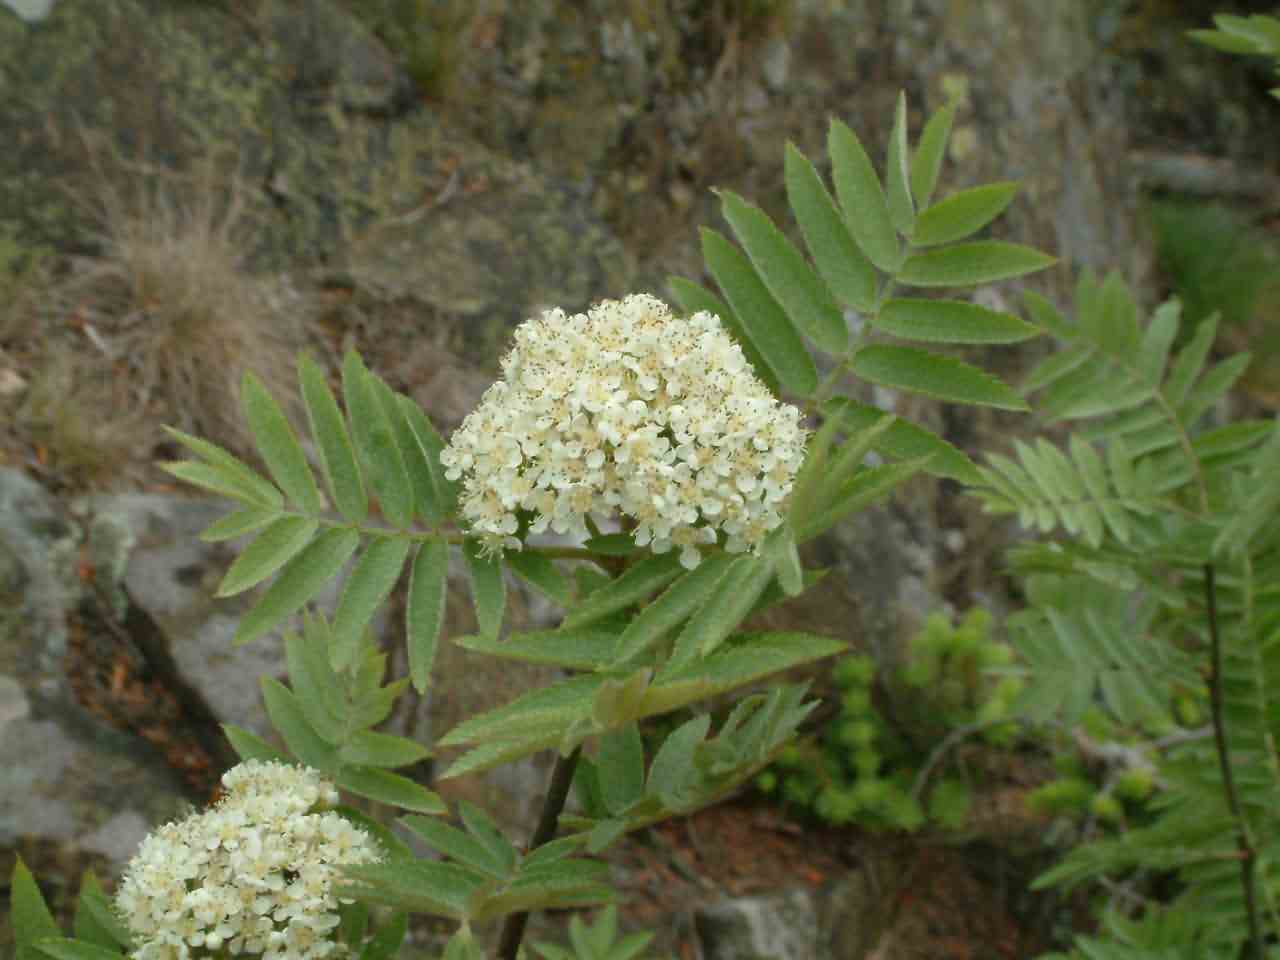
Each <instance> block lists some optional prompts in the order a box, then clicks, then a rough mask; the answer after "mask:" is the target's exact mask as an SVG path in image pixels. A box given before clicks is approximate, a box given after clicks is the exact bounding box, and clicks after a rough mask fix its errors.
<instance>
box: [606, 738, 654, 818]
mask: <svg viewBox="0 0 1280 960" xmlns="http://www.w3.org/2000/svg"><path fill="white" fill-rule="evenodd" d="M596 769H597V771H598V772H599V776H600V790H601V794H602V797H603V799H604V804H605V809H607V810H608V811H609V813H610V814H612V815H614V816H621V815H622V814H623V813H624V812H625V811H626V809H627V808H628V807H629V806H631V805H632V804H633V803H635V802H636V801H637V800H639V799H640V798H641V797H642V796H643V795H644V744H643V742H642V741H641V739H640V728H639V726H637V725H636V724H635V723H629V724H627V725H626V726H625V727H620V728H618V729H617V730H612V731H610V732H609V733H607V734H605V735H604V736H603V737H601V738H600V752H599V753H598V754H597V755H596Z"/></svg>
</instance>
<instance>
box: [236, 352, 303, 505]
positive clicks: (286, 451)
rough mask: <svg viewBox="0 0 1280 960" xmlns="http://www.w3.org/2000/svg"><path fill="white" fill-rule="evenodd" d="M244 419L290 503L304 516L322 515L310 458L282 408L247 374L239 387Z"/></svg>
mask: <svg viewBox="0 0 1280 960" xmlns="http://www.w3.org/2000/svg"><path fill="white" fill-rule="evenodd" d="M240 399H241V402H242V403H243V405H244V413H245V418H246V419H247V420H248V421H249V429H250V430H251V431H252V432H253V439H254V443H255V444H256V445H257V447H258V452H259V453H261V454H262V459H263V461H265V462H266V464H267V469H268V470H269V471H270V473H271V478H272V479H273V480H275V482H276V483H277V484H278V485H279V487H280V489H281V490H283V491H284V494H285V496H286V497H288V498H289V500H290V501H292V502H293V503H295V504H297V506H298V507H299V509H301V510H302V511H303V512H305V513H309V514H317V513H319V512H320V490H319V489H318V488H317V487H316V480H315V477H313V476H312V475H311V467H310V466H308V465H307V455H306V454H305V453H303V452H302V446H301V445H300V444H299V443H298V438H297V436H296V435H295V434H294V432H293V427H291V426H290V425H289V420H288V418H287V417H285V415H284V411H283V410H281V409H280V405H279V404H278V403H276V401H275V399H274V398H273V397H272V396H271V394H270V393H268V392H267V388H266V387H264V386H263V385H262V381H261V380H259V379H258V378H257V377H256V376H254V375H253V374H252V373H248V372H247V373H245V375H244V381H243V382H242V384H241V387H240Z"/></svg>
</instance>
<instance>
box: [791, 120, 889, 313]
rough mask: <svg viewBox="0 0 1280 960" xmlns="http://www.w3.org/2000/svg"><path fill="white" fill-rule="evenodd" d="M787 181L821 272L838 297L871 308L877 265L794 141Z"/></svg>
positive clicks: (809, 245) (800, 222)
mask: <svg viewBox="0 0 1280 960" xmlns="http://www.w3.org/2000/svg"><path fill="white" fill-rule="evenodd" d="M786 184H787V202H788V203H790V204H791V210H792V213H793V214H794V215H795V218H796V223H798V224H799V225H800V232H801V233H802V234H803V235H804V242H805V245H806V246H807V247H808V248H809V255H810V256H811V257H813V262H814V264H816V265H817V267H818V273H819V274H821V275H822V279H823V280H825V281H826V283H827V286H828V287H830V288H831V292H832V293H833V294H835V296H836V298H837V299H838V300H842V301H844V302H845V303H847V304H849V305H850V306H852V307H854V308H856V309H857V310H860V311H863V312H867V311H870V310H871V309H872V308H873V307H874V306H875V301H876V271H875V268H874V267H872V266H871V261H870V260H868V259H867V258H866V256H865V255H864V254H863V253H862V251H861V250H860V249H858V245H857V243H855V242H854V239H853V236H852V234H850V233H849V228H848V226H847V225H846V224H845V222H844V218H843V217H842V216H841V215H840V211H839V210H838V209H836V205H835V201H834V200H832V199H831V194H829V193H828V192H827V188H826V186H825V185H824V184H823V182H822V178H821V177H820V176H819V175H818V171H817V170H815V169H814V167H813V164H812V163H810V162H809V160H808V158H807V157H805V155H804V154H803V153H801V152H800V151H799V150H797V149H796V147H795V145H794V144H791V143H788V144H787V155H786ZM842 326H843V324H842Z"/></svg>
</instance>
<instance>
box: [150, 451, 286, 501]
mask: <svg viewBox="0 0 1280 960" xmlns="http://www.w3.org/2000/svg"><path fill="white" fill-rule="evenodd" d="M160 469H162V470H164V471H165V473H168V474H172V475H173V476H175V477H177V478H178V479H179V480H181V481H182V482H184V483H189V484H191V485H192V486H196V487H201V488H203V489H205V490H208V491H210V492H212V493H218V494H221V495H222V496H224V497H229V498H230V499H232V500H238V501H240V502H241V503H246V504H250V505H252V506H255V507H260V508H263V509H266V510H271V511H272V512H273V513H279V512H280V510H281V507H282V505H283V503H284V498H283V497H282V496H280V493H279V491H278V490H276V488H275V487H273V486H271V485H270V484H269V483H267V482H266V481H265V480H259V483H261V484H262V486H265V487H266V488H267V489H269V490H270V491H271V494H272V495H271V496H270V497H268V496H266V495H265V494H264V492H263V490H262V487H260V486H259V485H258V484H255V483H248V482H246V481H245V480H244V478H243V477H242V476H241V475H240V474H239V473H238V472H236V471H235V470H233V469H231V468H228V467H226V466H223V465H221V464H210V463H197V462H196V461H194V460H180V461H178V462H176V463H162V464H160Z"/></svg>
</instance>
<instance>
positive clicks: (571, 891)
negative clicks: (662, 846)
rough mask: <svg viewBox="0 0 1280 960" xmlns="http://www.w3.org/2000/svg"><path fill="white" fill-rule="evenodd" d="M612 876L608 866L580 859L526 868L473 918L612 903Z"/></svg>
mask: <svg viewBox="0 0 1280 960" xmlns="http://www.w3.org/2000/svg"><path fill="white" fill-rule="evenodd" d="M608 875H609V867H608V864H604V863H600V862H598V861H595V860H581V859H577V858H574V859H566V860H557V861H555V862H553V863H548V864H545V865H542V866H539V867H533V868H525V869H522V870H521V871H520V872H519V873H518V874H517V875H516V877H515V879H514V880H513V881H512V882H511V884H510V885H509V886H508V887H507V888H506V889H505V890H503V891H502V892H501V893H497V894H494V895H493V896H491V897H488V898H486V899H485V900H484V902H483V904H482V905H481V906H480V907H479V908H478V909H477V910H475V911H474V913H473V916H474V917H475V918H476V919H477V920H485V919H489V918H492V917H500V916H504V915H506V914H508V913H515V912H517V911H521V910H532V909H535V908H536V909H556V908H561V909H564V908H570V907H584V906H593V905H595V904H599V903H608V902H609V901H610V900H612V899H613V897H614V894H613V891H612V890H611V889H610V888H609V887H608V885H607V881H608Z"/></svg>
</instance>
